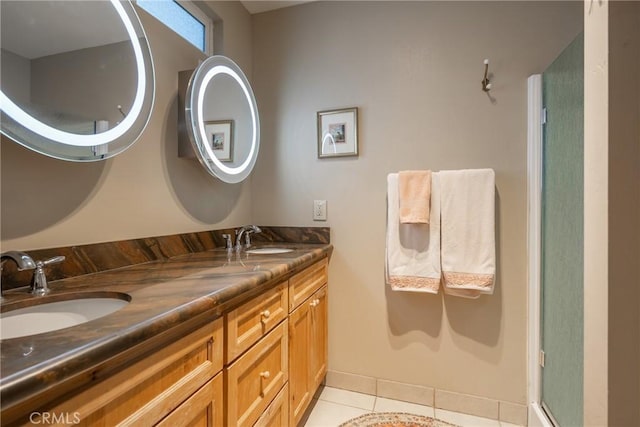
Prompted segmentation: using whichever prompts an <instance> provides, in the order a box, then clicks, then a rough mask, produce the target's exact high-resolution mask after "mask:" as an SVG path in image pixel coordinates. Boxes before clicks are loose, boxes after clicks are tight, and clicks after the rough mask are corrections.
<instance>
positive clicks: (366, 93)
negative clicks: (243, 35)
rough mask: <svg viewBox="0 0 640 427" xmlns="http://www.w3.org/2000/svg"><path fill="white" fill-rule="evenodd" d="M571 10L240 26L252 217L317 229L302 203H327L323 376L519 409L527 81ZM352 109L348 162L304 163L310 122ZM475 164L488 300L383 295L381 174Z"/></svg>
mask: <svg viewBox="0 0 640 427" xmlns="http://www.w3.org/2000/svg"><path fill="white" fill-rule="evenodd" d="M581 7H582V4H581V3H578V2H569V3H559V2H540V3H530V2H497V3H487V2H470V3H466V2H318V3H309V4H306V5H302V6H296V7H292V8H287V9H281V10H277V11H273V12H269V13H264V14H259V15H255V16H254V18H253V22H254V27H253V37H254V38H253V46H254V60H253V67H254V89H255V92H256V96H257V98H258V106H259V108H260V111H261V120H262V152H261V155H260V158H259V159H258V162H257V167H256V171H255V174H254V178H253V180H252V218H253V220H254V221H255V222H257V223H260V224H273V225H325V224H324V223H314V222H313V221H312V219H311V213H312V201H313V200H314V199H326V200H327V201H328V221H327V223H326V225H329V226H330V227H331V229H332V235H331V239H332V243H333V244H334V245H335V250H334V256H333V259H332V263H331V293H330V317H329V369H330V370H334V371H342V372H348V373H355V374H361V375H366V376H372V377H377V378H384V379H390V380H394V381H400V382H404V383H412V384H420V385H426V386H431V387H436V388H439V389H444V390H451V391H456V392H461V393H468V394H472V395H478V396H485V397H489V398H493V399H498V400H503V401H511V402H517V403H521V404H524V403H526V360H527V355H526V319H527V308H526V307H527V306H526V294H527V289H526V286H527V281H526V269H527V266H526V265H527V254H526V181H527V176H526V127H527V123H526V120H527V119H526V117H527V114H526V106H527V100H526V95H527V90H526V79H527V77H528V76H529V75H531V74H534V73H540V72H542V71H543V70H544V69H545V68H546V66H547V65H548V64H550V63H551V61H552V60H553V59H554V58H555V57H556V56H557V55H558V54H559V53H560V52H561V51H562V49H563V48H564V47H565V46H566V45H567V44H568V43H569V42H570V41H571V40H573V38H574V37H575V36H576V35H577V34H578V32H579V31H580V30H581V28H582V13H581ZM484 58H489V59H490V61H491V64H490V72H491V73H492V74H493V89H492V91H491V97H492V99H491V98H490V97H488V96H487V95H486V94H485V93H484V92H482V90H481V85H480V81H481V79H482V73H483V60H484ZM352 106H357V107H359V109H360V117H359V120H360V128H359V138H360V155H359V157H358V158H342V159H323V160H318V159H317V157H316V153H317V151H316V112H317V111H321V110H326V109H332V108H340V107H352ZM486 167H489V168H493V169H494V170H495V172H496V187H497V257H498V260H497V285H496V290H495V294H494V295H492V296H483V297H481V298H480V299H478V300H465V299H459V298H452V297H448V296H447V297H444V298H443V296H442V295H438V296H433V295H420V294H411V293H394V292H391V291H390V290H389V289H388V287H386V286H385V284H384V278H383V277H384V246H385V238H384V236H385V215H386V201H385V197H386V196H385V194H386V188H385V186H386V184H385V183H386V175H387V174H388V173H389V172H393V171H398V170H403V169H433V170H443V169H464V168H486Z"/></svg>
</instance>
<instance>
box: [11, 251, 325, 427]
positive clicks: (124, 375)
mask: <svg viewBox="0 0 640 427" xmlns="http://www.w3.org/2000/svg"><path fill="white" fill-rule="evenodd" d="M272 246H273V245H272ZM278 246H286V248H287V249H292V250H291V251H290V252H283V253H271V254H270V253H267V254H264V253H262V254H261V253H257V254H256V253H246V252H241V253H237V252H236V251H226V250H224V249H213V250H208V251H203V252H197V253H192V254H188V255H182V256H177V257H173V258H169V259H165V260H161V261H155V262H149V263H144V264H136V265H132V266H130V267H126V268H121V269H116V270H110V271H105V272H100V273H97V274H93V275H90V276H87V275H82V276H78V277H73V278H69V279H64V280H59V281H55V282H52V283H51V289H52V291H51V294H50V295H49V296H47V297H43V298H48V299H53V300H62V299H65V298H70V297H73V298H79V297H80V298H82V297H93V298H95V297H99V296H100V295H103V296H107V295H109V296H113V295H122V294H125V295H127V296H129V297H130V302H129V303H128V304H127V305H126V306H125V307H124V308H122V309H120V310H118V311H116V312H115V313H112V314H109V315H107V316H104V317H101V318H98V319H95V320H91V321H89V322H86V323H83V324H79V325H77V326H73V327H71V328H66V329H61V330H57V331H52V332H47V333H43V334H38V335H31V336H25V337H19V338H14V339H8V340H3V341H2V347H1V353H2V368H1V369H2V380H1V385H0V392H1V397H2V423H3V425H22V424H29V423H33V422H36V423H48V424H51V423H52V421H55V423H61V424H65V423H66V424H74V425H109V426H115V425H135V426H140V425H145V426H146V425H149V426H150V425H163V426H176V425H208V426H220V425H226V426H249V425H259V426H285V425H291V426H294V425H297V423H298V422H299V421H300V419H301V417H302V416H303V414H304V412H305V410H306V409H307V407H308V405H309V403H310V402H311V397H312V396H313V394H314V393H315V391H316V389H317V388H318V386H319V385H320V382H321V381H322V379H323V378H324V375H325V373H326V370H327V295H328V294H327V283H328V261H329V258H330V256H331V252H332V246H331V245H330V244H286V245H282V244H279V245H278ZM258 252H259V251H258ZM267 252H269V251H267ZM276 252H277V251H276ZM34 298H35V297H33V296H30V295H25V293H24V291H20V290H12V291H10V292H5V302H4V303H3V311H5V310H6V309H7V308H11V306H12V305H13V306H14V307H17V306H21V305H28V304H30V301H32V300H33V299H34Z"/></svg>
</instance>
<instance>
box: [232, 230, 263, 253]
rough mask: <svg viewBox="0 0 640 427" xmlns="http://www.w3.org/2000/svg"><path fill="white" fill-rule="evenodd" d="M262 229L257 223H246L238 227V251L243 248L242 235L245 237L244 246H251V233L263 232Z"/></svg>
mask: <svg viewBox="0 0 640 427" xmlns="http://www.w3.org/2000/svg"><path fill="white" fill-rule="evenodd" d="M261 232H262V230H261V229H260V227H258V226H257V225H245V226H244V227H241V228H238V229H236V251H238V252H240V251H241V250H242V237H243V236H244V238H245V244H244V248H245V249H247V248H250V247H251V235H252V234H253V233H261Z"/></svg>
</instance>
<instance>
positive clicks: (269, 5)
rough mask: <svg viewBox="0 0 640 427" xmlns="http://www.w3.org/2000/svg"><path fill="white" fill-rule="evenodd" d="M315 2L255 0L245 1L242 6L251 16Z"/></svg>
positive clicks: (303, 0) (304, 0) (306, 0)
mask: <svg viewBox="0 0 640 427" xmlns="http://www.w3.org/2000/svg"><path fill="white" fill-rule="evenodd" d="M309 1H313V0H302V1H296V0H286V1H271V0H253V1H243V2H242V4H243V5H244V7H245V8H246V9H247V10H248V11H249V13H250V14H252V15H253V14H255V13H262V12H268V11H270V10H275V9H281V8H283V7H289V6H295V5H297V4H301V3H308V2H309Z"/></svg>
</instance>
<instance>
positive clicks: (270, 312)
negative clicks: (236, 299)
mask: <svg viewBox="0 0 640 427" xmlns="http://www.w3.org/2000/svg"><path fill="white" fill-rule="evenodd" d="M287 295H288V288H287V282H283V283H280V284H279V285H278V286H276V287H275V288H273V289H271V290H270V291H267V292H265V293H264V294H262V295H260V296H258V297H256V298H254V299H252V300H251V301H249V302H247V303H245V304H243V305H241V306H240V307H238V308H236V309H235V310H232V311H230V312H229V313H227V314H226V315H225V322H226V327H227V333H226V337H225V340H226V359H225V361H226V362H227V363H230V362H231V361H233V360H234V359H235V358H236V357H238V356H239V355H241V354H242V353H243V352H244V351H245V350H246V349H248V348H249V347H251V346H252V345H253V344H254V343H256V342H257V341H258V340H259V339H260V338H262V337H263V336H265V335H266V334H267V333H268V332H269V331H271V330H272V329H273V328H274V327H275V326H276V325H277V324H278V323H280V322H281V321H282V320H283V319H284V318H285V317H287V304H288V297H287Z"/></svg>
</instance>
